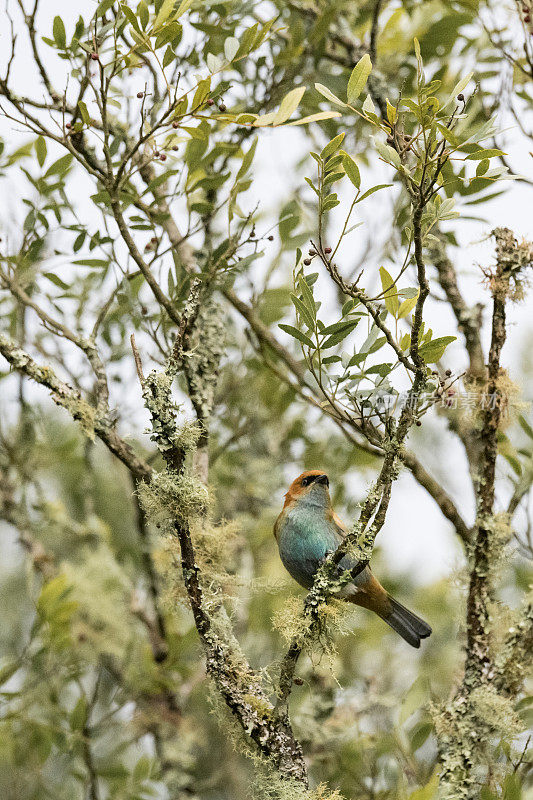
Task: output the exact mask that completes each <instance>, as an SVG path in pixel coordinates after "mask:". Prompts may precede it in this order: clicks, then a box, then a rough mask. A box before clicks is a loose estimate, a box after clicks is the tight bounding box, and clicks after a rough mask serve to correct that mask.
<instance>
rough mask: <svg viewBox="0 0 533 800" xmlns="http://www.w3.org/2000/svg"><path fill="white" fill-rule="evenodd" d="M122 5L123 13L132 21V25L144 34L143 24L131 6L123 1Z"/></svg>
mask: <svg viewBox="0 0 533 800" xmlns="http://www.w3.org/2000/svg"><path fill="white" fill-rule="evenodd" d="M120 7H121V9H122V13H123V14H124V16H125V17H126V19H127V20H128V22H129V23H130V25H131V27H132V28H133V29H134V30H136V31H137V33H138V34H140V35H141V36H142V30H141V26H140V25H139V20H138V19H137V17H136V16H135V14H134V13H133V11H132V10H131V8H130V7H129V6H128V5H126V3H122V4H121V6H120Z"/></svg>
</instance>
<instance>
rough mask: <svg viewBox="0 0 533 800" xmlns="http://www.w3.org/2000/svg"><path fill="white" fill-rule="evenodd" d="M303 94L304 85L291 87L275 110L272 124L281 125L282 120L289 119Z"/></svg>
mask: <svg viewBox="0 0 533 800" xmlns="http://www.w3.org/2000/svg"><path fill="white" fill-rule="evenodd" d="M304 94H305V86H299V87H298V88H297V89H293V90H292V91H290V92H289V93H288V94H286V95H285V97H284V98H283V100H282V101H281V105H280V107H279V109H278V111H277V112H276V114H275V116H274V119H273V121H272V122H273V124H274V125H281V124H282V123H283V122H285V121H286V120H288V119H289V117H291V116H292V115H293V114H294V112H295V111H296V109H297V108H298V106H299V105H300V101H301V99H302V97H303V96H304Z"/></svg>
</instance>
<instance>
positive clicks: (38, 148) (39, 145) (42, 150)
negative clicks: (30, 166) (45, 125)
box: [35, 136, 46, 167]
mask: <svg viewBox="0 0 533 800" xmlns="http://www.w3.org/2000/svg"><path fill="white" fill-rule="evenodd" d="M35 154H36V156H37V161H38V163H39V166H40V167H42V166H43V164H44V162H45V161H46V141H45V139H44V138H43V137H42V136H38V137H37V139H36V140H35Z"/></svg>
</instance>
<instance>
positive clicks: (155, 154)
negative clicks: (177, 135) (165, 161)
mask: <svg viewBox="0 0 533 800" xmlns="http://www.w3.org/2000/svg"><path fill="white" fill-rule="evenodd" d="M160 155H161V153H160V152H159V150H155V151H154V156H155V157H156V158H159V156H160Z"/></svg>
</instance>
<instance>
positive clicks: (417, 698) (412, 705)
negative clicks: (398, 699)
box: [399, 676, 429, 725]
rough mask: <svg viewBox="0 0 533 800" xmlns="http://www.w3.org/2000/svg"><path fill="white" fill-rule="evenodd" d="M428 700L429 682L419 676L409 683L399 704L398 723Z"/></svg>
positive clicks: (401, 722) (407, 717)
mask: <svg viewBox="0 0 533 800" xmlns="http://www.w3.org/2000/svg"><path fill="white" fill-rule="evenodd" d="M428 700H429V684H428V680H427V678H425V677H422V676H421V677H419V678H417V679H416V681H415V682H414V683H413V684H412V685H411V688H410V689H409V691H408V692H407V694H406V695H405V697H404V699H403V701H402V704H401V706H400V717H399V720H400V725H403V724H404V723H405V722H407V720H408V719H409V717H410V716H411V715H412V714H414V713H415V711H417V710H418V709H419V708H421V706H423V705H424V703H426V702H427V701H428Z"/></svg>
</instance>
